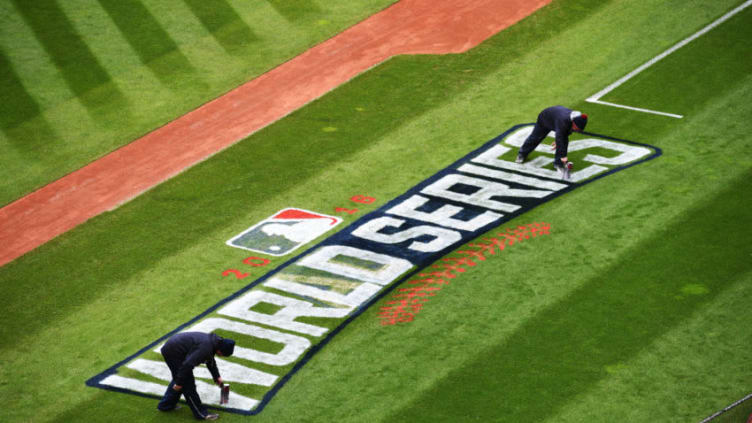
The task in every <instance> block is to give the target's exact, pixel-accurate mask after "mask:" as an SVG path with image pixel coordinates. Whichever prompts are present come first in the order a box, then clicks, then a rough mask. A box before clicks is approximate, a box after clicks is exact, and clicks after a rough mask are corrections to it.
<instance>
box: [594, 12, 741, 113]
mask: <svg viewBox="0 0 752 423" xmlns="http://www.w3.org/2000/svg"><path fill="white" fill-rule="evenodd" d="M750 5H752V0H747V1H745V2H744V3H742V4H741V5H739V6H738V7H736V8H735V9H733V10H731V11H730V12H728V13H726V14H725V15H723V16H721V17H720V18H718V19H716V20H715V21H713V22H712V23H710V24H709V25H707V26H705V27H704V28H702V29H701V30H699V31H697V32H695V33H694V34H692V35H690V36H689V37H687V38H685V39H683V40H681V41H679V42H678V43H676V44H675V45H674V46H673V47H671V48H669V49H668V50H666V51H664V52H663V53H661V54H659V55H657V56H655V57H654V58H652V59H650V60H648V61H647V62H646V63H644V64H643V65H642V66H640V67H638V68H637V69H635V70H633V71H632V72H629V73H628V74H626V75H624V76H623V77H621V78H620V79H619V80H617V81H616V82H614V83H613V84H611V85H609V86H607V87H606V88H604V89H602V90H600V91H598V92H597V93H595V94H593V95H592V96H590V97H589V98H588V99H587V100H585V101H587V102H588V103H595V104H602V105H605V106H612V107H619V108H622V109H627V110H634V111H637V112H642V113H651V114H654V115H661V116H668V117H673V118H677V119H681V118H682V117H683V116H682V115H677V114H674V113H666V112H659V111H656V110H650V109H643V108H640V107H632V106H625V105H623V104H616V103H610V102H607V101H602V100H601V98H602V97H603V96H605V95H606V94H608V93H610V92H611V91H613V90H615V89H616V88H618V87H619V86H621V85H622V84H624V83H625V82H627V81H629V80H630V79H632V78H633V77H634V76H636V75H637V74H639V73H640V72H642V71H644V70H645V69H647V68H649V67H651V66H653V65H654V64H656V63H657V62H658V61H660V60H662V59H663V58H665V57H666V56H668V55H670V54H671V53H673V52H675V51H676V50H679V49H680V48H682V47H684V46H685V45H687V44H689V43H691V42H692V41H694V40H696V39H697V38H699V37H701V36H703V35H705V34H706V33H708V32H709V31H710V30H712V29H713V28H715V27H717V26H718V25H720V24H722V23H723V22H726V21H727V20H729V19H730V18H731V17H732V16H734V15H736V14H737V13H739V12H741V11H742V10H744V9H746V8H747V7H749V6H750Z"/></svg>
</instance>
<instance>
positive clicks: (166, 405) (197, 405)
mask: <svg viewBox="0 0 752 423" xmlns="http://www.w3.org/2000/svg"><path fill="white" fill-rule="evenodd" d="M162 357H164V360H165V362H166V363H167V367H169V368H170V372H171V373H172V381H170V384H169V385H168V386H167V391H166V392H165V394H164V397H162V401H160V402H159V405H157V408H158V409H160V410H161V411H170V410H173V409H174V408H175V406H177V404H178V401H179V400H180V395H181V394H182V395H183V396H185V401H186V402H187V403H188V406H189V407H190V408H191V411H192V412H193V415H194V416H195V417H196V418H197V419H199V420H204V418H205V417H206V415H207V414H208V412H207V411H206V407H204V404H202V403H201V398H200V397H199V396H198V392H196V380H195V379H194V378H193V375H191V377H190V379H189V380H187V381H185V383H184V384H183V389H182V390H180V391H176V390H174V389H173V386H175V377H176V376H177V374H178V370H179V369H180V366H181V365H182V364H183V362H182V360H178V359H173V358H170V357H166V356H165V355H164V353H163V354H162Z"/></svg>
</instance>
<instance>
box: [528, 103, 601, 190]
mask: <svg viewBox="0 0 752 423" xmlns="http://www.w3.org/2000/svg"><path fill="white" fill-rule="evenodd" d="M587 120H588V117H587V115H586V114H584V113H581V112H578V111H576V110H572V109H568V108H566V107H564V106H551V107H548V108H545V109H543V111H542V112H540V114H538V121H537V122H535V127H533V132H531V133H530V135H529V136H528V137H527V139H526V140H525V142H524V143H523V144H522V147H520V151H519V152H518V153H517V160H515V161H516V162H517V163H524V162H525V160H526V159H527V156H528V154H530V152H532V151H533V150H535V147H537V146H538V144H540V143H541V141H543V138H545V137H546V135H548V133H549V132H551V131H554V132H555V133H556V141H555V142H554V148H555V149H556V153H555V155H554V168H556V170H558V171H559V172H560V173H561V175H562V177H563V178H564V179H569V170H570V169H571V168H572V165H571V163H569V160H568V158H567V150H568V149H569V134H571V133H572V131H575V132H582V131H583V130H584V129H585V125H587Z"/></svg>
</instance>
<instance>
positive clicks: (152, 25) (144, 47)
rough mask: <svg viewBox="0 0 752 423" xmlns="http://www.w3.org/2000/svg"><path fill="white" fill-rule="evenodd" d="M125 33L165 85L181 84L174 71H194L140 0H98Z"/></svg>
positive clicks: (143, 59)
mask: <svg viewBox="0 0 752 423" xmlns="http://www.w3.org/2000/svg"><path fill="white" fill-rule="evenodd" d="M97 1H98V2H99V4H100V5H101V6H102V8H103V9H104V10H105V11H106V12H107V15H109V17H110V19H112V22H113V23H114V24H115V25H116V26H117V27H118V29H119V30H120V32H121V33H122V34H123V37H124V38H125V40H126V41H127V42H128V44H129V45H130V46H131V48H132V49H133V51H134V52H135V53H136V54H137V55H138V57H139V59H140V60H141V63H143V64H144V65H146V66H148V67H149V69H151V71H152V73H153V74H154V75H155V76H156V77H157V78H158V79H159V80H160V81H161V82H162V84H163V85H165V86H168V87H171V88H173V89H176V88H178V87H179V86H178V83H177V82H176V81H175V75H174V74H175V73H176V72H181V73H195V70H194V68H193V66H192V65H191V63H190V62H189V61H188V58H186V56H185V55H184V54H183V53H182V52H181V51H180V49H179V47H178V45H177V43H176V42H175V41H174V40H173V39H172V37H171V36H170V34H169V33H168V32H167V31H166V30H165V29H164V28H163V27H162V25H161V24H160V23H159V21H158V20H157V19H156V17H155V16H154V15H153V14H152V13H151V12H150V11H149V10H148V9H147V8H146V7H145V6H144V5H143V3H141V2H140V1H137V0H97Z"/></svg>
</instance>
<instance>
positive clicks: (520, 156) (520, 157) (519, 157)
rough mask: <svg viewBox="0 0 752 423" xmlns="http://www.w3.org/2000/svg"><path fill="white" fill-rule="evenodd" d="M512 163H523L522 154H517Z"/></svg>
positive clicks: (523, 157)
mask: <svg viewBox="0 0 752 423" xmlns="http://www.w3.org/2000/svg"><path fill="white" fill-rule="evenodd" d="M514 162H515V163H518V164H522V163H525V156H523V155H522V154H518V155H517V158H516V159H514Z"/></svg>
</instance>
